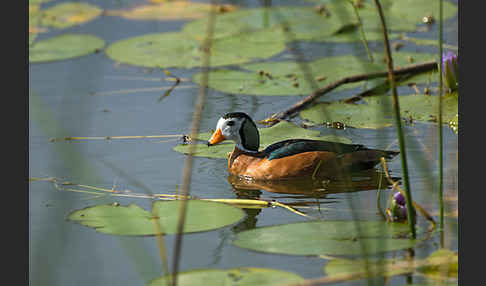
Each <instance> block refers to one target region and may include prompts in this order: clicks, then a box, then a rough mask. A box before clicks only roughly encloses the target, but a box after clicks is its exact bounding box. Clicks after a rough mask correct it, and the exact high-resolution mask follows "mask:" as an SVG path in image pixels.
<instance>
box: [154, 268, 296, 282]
mask: <svg viewBox="0 0 486 286" xmlns="http://www.w3.org/2000/svg"><path fill="white" fill-rule="evenodd" d="M169 277H171V276H163V277H160V278H157V279H154V280H152V281H151V282H150V283H149V286H157V285H161V286H162V285H163V286H165V285H169V282H170V279H169ZM303 280H304V279H303V278H302V277H301V276H299V275H297V274H295V273H291V272H286V271H281V270H275V269H268V268H255V267H241V268H232V269H228V270H223V269H198V270H192V271H184V272H180V273H178V275H177V285H181V286H183V285H191V286H193V285H194V286H198V285H201V286H206V285H233V286H245V285H262V286H268V285H282V284H292V283H298V282H301V281H303Z"/></svg>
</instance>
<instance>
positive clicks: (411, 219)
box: [375, 0, 416, 239]
mask: <svg viewBox="0 0 486 286" xmlns="http://www.w3.org/2000/svg"><path fill="white" fill-rule="evenodd" d="M375 4H376V8H377V10H378V14H379V15H380V20H381V25H382V28H383V37H384V43H385V54H386V63H387V67H388V79H389V81H390V86H391V89H392V94H393V109H394V113H395V122H396V125H397V133H398V143H399V146H400V157H401V162H402V170H403V183H404V189H405V190H404V191H405V194H406V196H405V200H406V203H407V214H408V226H409V230H410V234H411V235H412V238H413V239H415V237H416V234H415V223H414V221H415V215H414V212H413V206H412V193H411V192H410V182H409V179H408V167H407V156H406V152H405V140H404V136H403V131H402V124H401V120H400V105H399V102H398V95H397V87H396V84H395V76H394V74H393V59H392V56H391V49H390V42H389V41H388V33H387V28H386V23H385V17H384V15H383V10H382V8H381V4H380V1H379V0H375Z"/></svg>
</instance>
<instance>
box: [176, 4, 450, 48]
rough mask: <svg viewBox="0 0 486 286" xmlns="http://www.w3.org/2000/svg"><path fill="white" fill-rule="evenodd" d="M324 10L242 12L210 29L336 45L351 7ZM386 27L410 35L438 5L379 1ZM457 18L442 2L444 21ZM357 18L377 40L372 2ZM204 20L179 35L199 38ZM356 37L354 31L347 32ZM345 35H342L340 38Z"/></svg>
mask: <svg viewBox="0 0 486 286" xmlns="http://www.w3.org/2000/svg"><path fill="white" fill-rule="evenodd" d="M318 2H319V3H322V4H323V6H322V7H324V8H325V9H323V8H321V9H318V8H317V7H315V8H314V7H293V6H284V7H282V6H281V7H270V8H255V9H244V10H243V9H242V10H239V11H236V12H234V13H229V14H224V15H219V16H218V17H217V18H216V23H215V27H214V35H215V37H221V36H228V35H232V34H234V33H236V32H238V31H256V30H258V29H262V28H271V27H277V28H280V29H285V31H287V32H288V33H287V37H286V41H287V42H292V41H295V40H311V41H336V40H337V39H339V36H337V37H333V39H330V38H329V37H331V36H333V35H335V34H336V33H337V32H339V31H340V30H341V29H343V28H344V27H347V26H349V25H353V24H356V23H357V18H356V16H355V12H354V9H353V7H352V6H351V5H350V4H349V3H348V2H345V1H341V0H334V1H332V0H331V1H329V0H322V1H318ZM382 6H383V9H384V11H385V17H386V23H387V26H388V29H389V30H390V31H414V30H415V29H416V27H417V25H418V24H421V23H422V22H421V21H422V18H423V17H424V16H429V15H430V16H432V17H434V18H435V19H438V15H437V13H438V11H439V7H438V3H437V2H434V1H427V3H426V4H425V6H424V2H423V1H422V0H405V1H391V0H387V1H382ZM456 14H457V5H455V4H453V3H450V2H447V1H446V2H444V19H445V20H447V19H449V18H451V17H453V16H454V15H456ZM359 15H360V19H361V22H362V24H363V28H364V30H365V32H366V34H369V37H370V39H369V40H374V39H381V37H380V38H378V37H379V33H380V32H381V24H380V21H379V16H378V13H377V10H376V7H375V4H374V2H373V1H369V0H367V1H362V8H360V9H359ZM207 21H208V18H202V19H200V20H197V21H194V22H191V23H188V24H186V25H185V26H184V28H183V31H184V32H185V33H188V34H191V35H203V34H204V32H205V30H204V27H206V26H207V25H206V23H207ZM351 33H356V31H354V32H351ZM344 34H346V33H343V35H344ZM359 40H360V37H343V38H341V40H338V41H359Z"/></svg>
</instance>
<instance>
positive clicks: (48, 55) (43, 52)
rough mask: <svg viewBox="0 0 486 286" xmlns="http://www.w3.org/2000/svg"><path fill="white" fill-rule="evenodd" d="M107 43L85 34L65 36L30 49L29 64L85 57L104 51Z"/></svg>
mask: <svg viewBox="0 0 486 286" xmlns="http://www.w3.org/2000/svg"><path fill="white" fill-rule="evenodd" d="M104 45H105V41H103V40H102V39H100V38H98V37H96V36H92V35H85V34H64V35H60V36H56V37H53V38H49V39H46V40H42V41H39V42H36V43H34V44H33V45H31V46H30V47H29V62H31V63H38V62H50V61H58V60H65V59H70V58H76V57H80V56H84V55H87V54H90V53H93V52H96V51H98V50H100V49H102V48H103V47H104Z"/></svg>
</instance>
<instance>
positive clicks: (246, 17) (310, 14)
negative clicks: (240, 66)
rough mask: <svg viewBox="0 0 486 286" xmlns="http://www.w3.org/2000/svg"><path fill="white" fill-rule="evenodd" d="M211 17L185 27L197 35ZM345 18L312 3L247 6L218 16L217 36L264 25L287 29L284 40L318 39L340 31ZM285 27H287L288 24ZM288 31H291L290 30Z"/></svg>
mask: <svg viewBox="0 0 486 286" xmlns="http://www.w3.org/2000/svg"><path fill="white" fill-rule="evenodd" d="M208 19H209V18H202V19H199V20H196V21H193V22H190V23H188V24H186V25H184V27H183V29H182V31H183V32H184V33H186V34H188V35H192V36H193V37H199V36H200V35H204V34H205V32H206V30H205V29H206V27H207V21H208ZM341 26H342V22H341V21H340V19H339V18H337V17H325V16H323V15H321V14H319V13H317V12H316V11H315V9H314V8H311V7H296V6H295V7H294V6H279V7H271V8H254V9H243V10H238V11H236V12H232V13H226V14H221V15H218V16H217V17H216V20H215V24H214V32H213V33H214V34H213V35H214V37H215V38H220V37H227V36H232V35H235V34H238V33H241V32H245V33H252V32H256V31H259V30H261V29H267V28H274V29H278V30H279V31H283V29H285V37H284V40H285V41H286V42H291V41H294V40H314V39H318V38H322V37H326V36H330V35H332V34H333V33H335V32H337V31H338V30H339V28H340V27H341ZM284 27H285V28H284ZM287 32H288V33H287Z"/></svg>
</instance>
